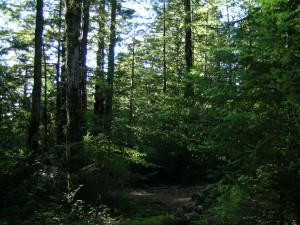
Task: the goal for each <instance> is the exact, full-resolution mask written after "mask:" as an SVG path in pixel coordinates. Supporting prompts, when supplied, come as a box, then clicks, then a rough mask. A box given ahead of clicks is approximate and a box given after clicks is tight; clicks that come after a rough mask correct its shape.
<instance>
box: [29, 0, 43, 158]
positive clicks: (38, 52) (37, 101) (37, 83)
mask: <svg viewBox="0 0 300 225" xmlns="http://www.w3.org/2000/svg"><path fill="white" fill-rule="evenodd" d="M43 5H44V3H43V0H37V2H36V26H35V39H34V41H35V42H34V47H35V52H34V78H33V79H34V85H33V91H32V107H31V118H30V126H29V132H28V140H27V145H28V147H29V148H30V149H31V150H32V151H33V153H34V154H37V153H38V149H39V144H38V141H39V140H38V139H39V137H38V136H39V135H38V133H39V125H40V112H41V89H42V57H43V29H44V16H43Z"/></svg>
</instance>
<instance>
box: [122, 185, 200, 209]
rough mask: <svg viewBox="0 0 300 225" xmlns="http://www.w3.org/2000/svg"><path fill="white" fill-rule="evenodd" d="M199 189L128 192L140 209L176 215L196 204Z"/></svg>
mask: <svg viewBox="0 0 300 225" xmlns="http://www.w3.org/2000/svg"><path fill="white" fill-rule="evenodd" d="M197 191H198V187H183V186H159V187H147V188H141V189H131V190H128V194H129V198H130V200H131V201H132V203H134V204H138V206H139V207H140V208H144V207H150V208H151V211H152V212H153V213H159V214H160V215H162V214H176V213H178V212H180V211H182V209H183V208H184V207H186V206H188V205H191V204H195V200H194V199H193V195H195V194H196V193H197Z"/></svg>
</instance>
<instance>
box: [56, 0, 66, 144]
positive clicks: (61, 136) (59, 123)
mask: <svg viewBox="0 0 300 225" xmlns="http://www.w3.org/2000/svg"><path fill="white" fill-rule="evenodd" d="M62 8H63V0H60V3H59V15H58V17H59V18H58V46H57V63H56V85H57V87H56V143H57V144H58V145H62V144H65V143H66V135H65V132H64V128H65V126H66V125H67V112H66V84H65V82H66V79H65V78H66V69H65V66H66V65H65V60H66V48H65V43H64V42H63V39H62V35H61V33H62V32H61V30H62ZM64 39H65V38H64ZM61 61H62V63H61Z"/></svg>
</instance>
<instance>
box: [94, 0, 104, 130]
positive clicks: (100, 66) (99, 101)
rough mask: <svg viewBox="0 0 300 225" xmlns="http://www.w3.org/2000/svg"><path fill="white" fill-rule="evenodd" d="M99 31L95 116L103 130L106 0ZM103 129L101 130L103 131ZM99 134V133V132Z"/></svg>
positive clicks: (100, 12) (101, 13) (100, 10)
mask: <svg viewBox="0 0 300 225" xmlns="http://www.w3.org/2000/svg"><path fill="white" fill-rule="evenodd" d="M99 14H100V18H99V31H98V51H97V69H96V85H95V103H94V114H95V115H96V116H97V117H98V118H100V119H101V122H102V129H103V119H104V112H105V105H104V102H105V88H104V84H105V74H104V61H105V38H104V35H105V0H101V1H100V5H99ZM102 129H101V130H102ZM97 133H98V131H97Z"/></svg>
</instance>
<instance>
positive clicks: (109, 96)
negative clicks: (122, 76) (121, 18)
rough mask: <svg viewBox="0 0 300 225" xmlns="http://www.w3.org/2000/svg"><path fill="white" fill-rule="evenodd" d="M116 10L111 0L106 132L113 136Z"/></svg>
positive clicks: (114, 1)
mask: <svg viewBox="0 0 300 225" xmlns="http://www.w3.org/2000/svg"><path fill="white" fill-rule="evenodd" d="M116 12H117V0H111V23H110V38H109V39H110V43H109V49H108V71H107V83H108V90H107V94H106V110H105V113H106V123H105V134H106V135H107V136H109V137H110V136H111V134H112V119H113V115H112V113H113V112H112V106H113V91H114V89H113V82H114V73H115V45H116Z"/></svg>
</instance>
